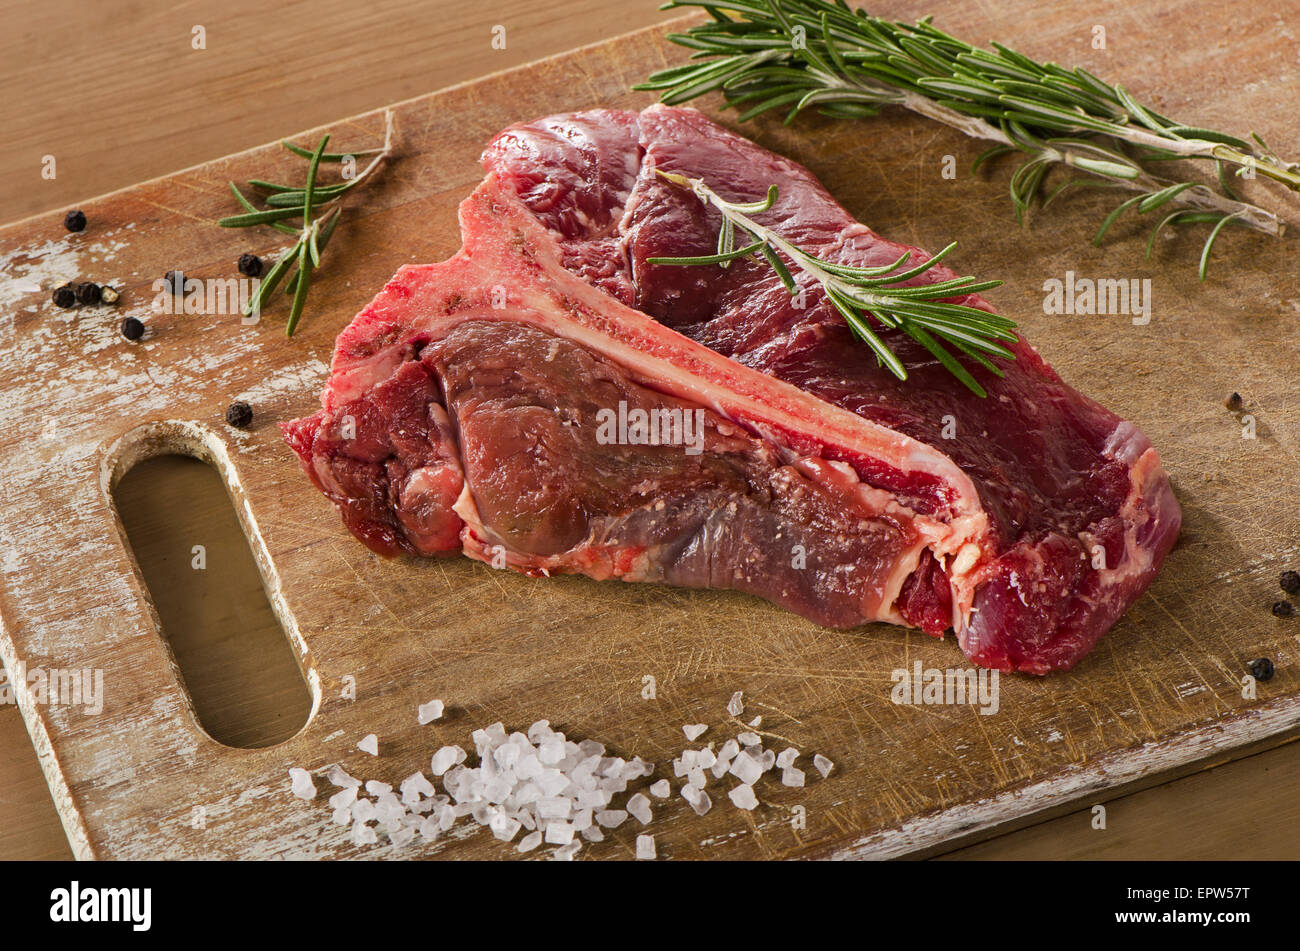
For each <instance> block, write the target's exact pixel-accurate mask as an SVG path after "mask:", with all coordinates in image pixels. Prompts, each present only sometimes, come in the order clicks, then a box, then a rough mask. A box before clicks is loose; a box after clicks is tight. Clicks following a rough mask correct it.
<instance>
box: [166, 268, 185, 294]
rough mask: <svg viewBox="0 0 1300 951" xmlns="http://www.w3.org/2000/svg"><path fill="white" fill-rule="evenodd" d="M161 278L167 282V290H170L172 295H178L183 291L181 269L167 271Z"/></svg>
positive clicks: (183, 280) (183, 282)
mask: <svg viewBox="0 0 1300 951" xmlns="http://www.w3.org/2000/svg"><path fill="white" fill-rule="evenodd" d="M163 280H164V281H166V282H167V290H168V291H170V292H171V295H172V297H178V296H180V295H183V294H184V293H185V273H184V272H183V271H168V272H167V273H166V274H164V275H163Z"/></svg>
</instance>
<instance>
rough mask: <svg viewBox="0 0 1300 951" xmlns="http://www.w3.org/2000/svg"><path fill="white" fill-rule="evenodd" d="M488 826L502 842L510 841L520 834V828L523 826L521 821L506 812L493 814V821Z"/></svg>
mask: <svg viewBox="0 0 1300 951" xmlns="http://www.w3.org/2000/svg"><path fill="white" fill-rule="evenodd" d="M488 826H489V828H491V829H492V834H493V835H494V836H496V837H497V838H498V839H500V840H501V841H502V842H509V841H511V840H512V839H514V837H515V836H517V835H518V834H519V830H520V828H522V825H521V823H519V822H518V821H517V820H515V819H512V818H510V816H508V815H506V814H505V813H501V814H500V815H497V816H493V817H492V821H491V822H489V823H488Z"/></svg>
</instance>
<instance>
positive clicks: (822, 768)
mask: <svg viewBox="0 0 1300 951" xmlns="http://www.w3.org/2000/svg"><path fill="white" fill-rule="evenodd" d="M813 765H814V766H816V767H817V772H819V773H821V774H822V779H825V778H826V777H827V776H829V775H830V774H831V770H832V769H834V768H835V764H834V763H832V762H831V761H830V760H828V759H827V758H826V757H825V756H822V754H821V753H818V754H817V755H816V756H814V757H813Z"/></svg>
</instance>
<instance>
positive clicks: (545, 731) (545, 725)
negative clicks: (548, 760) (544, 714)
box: [528, 720, 551, 743]
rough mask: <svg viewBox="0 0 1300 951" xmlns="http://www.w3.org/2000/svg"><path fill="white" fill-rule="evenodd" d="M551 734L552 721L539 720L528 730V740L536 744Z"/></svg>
mask: <svg viewBox="0 0 1300 951" xmlns="http://www.w3.org/2000/svg"><path fill="white" fill-rule="evenodd" d="M550 733H551V721H550V720H538V721H537V722H536V723H534V724H533V725H532V726H530V727H529V728H528V738H529V739H530V740H532V741H533V742H534V743H536V742H537V741H538V740H539V739H541V738H542V737H544V736H549V735H550Z"/></svg>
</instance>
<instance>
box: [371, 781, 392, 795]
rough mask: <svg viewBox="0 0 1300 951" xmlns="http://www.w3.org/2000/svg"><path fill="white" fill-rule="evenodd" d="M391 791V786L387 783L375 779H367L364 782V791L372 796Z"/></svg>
mask: <svg viewBox="0 0 1300 951" xmlns="http://www.w3.org/2000/svg"><path fill="white" fill-rule="evenodd" d="M392 791H393V787H392V786H390V785H388V783H381V782H379V780H377V779H371V780H367V782H366V792H368V793H370V795H372V796H382V795H383V794H384V793H386V792H392Z"/></svg>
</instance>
